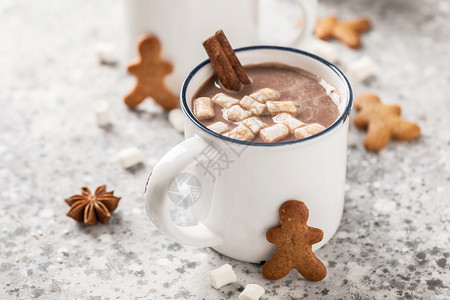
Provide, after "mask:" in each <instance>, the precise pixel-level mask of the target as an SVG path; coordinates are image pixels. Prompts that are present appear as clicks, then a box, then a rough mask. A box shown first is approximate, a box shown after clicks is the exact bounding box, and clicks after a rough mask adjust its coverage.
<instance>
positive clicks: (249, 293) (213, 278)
mask: <svg viewBox="0 0 450 300" xmlns="http://www.w3.org/2000/svg"><path fill="white" fill-rule="evenodd" d="M208 278H209V282H210V283H211V285H212V286H213V287H214V288H215V289H220V288H221V287H222V286H224V285H227V284H229V283H232V282H236V281H237V278H236V273H234V271H233V268H232V267H231V265H229V264H224V265H223V266H221V267H219V268H217V269H215V270H212V271H209V273H208ZM264 292H265V291H264V288H263V287H261V286H259V285H257V284H247V285H246V286H245V289H244V290H243V291H242V293H241V294H240V295H239V297H238V298H239V300H258V299H259V298H261V296H262V295H264Z"/></svg>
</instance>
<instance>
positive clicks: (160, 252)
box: [0, 0, 450, 299]
mask: <svg viewBox="0 0 450 300" xmlns="http://www.w3.org/2000/svg"><path fill="white" fill-rule="evenodd" d="M120 4H121V3H120V2H119V1H118V0H115V1H106V0H102V1H83V2H80V1H59V0H48V1H31V0H30V1H26V0H2V1H1V2H0V107H1V108H0V216H1V217H0V299H10V298H11V299H15V298H19V299H31V298H39V299H75V298H80V299H130V298H131V299H236V298H237V296H238V295H239V293H240V291H242V288H243V286H245V284H248V283H257V284H259V285H261V286H263V287H264V288H265V290H266V294H265V295H264V299H303V298H308V299H449V298H450V224H449V222H450V221H449V220H450V197H449V193H450V188H449V185H450V158H449V156H450V130H449V128H450V122H449V113H450V101H449V94H450V59H449V58H450V42H449V37H450V36H449V32H450V22H449V19H450V3H449V2H448V1H447V0H423V1H410V0H395V1H388V0H379V1H371V0H364V1H352V0H339V1H337V0H329V1H322V2H321V4H320V11H319V14H320V15H322V16H323V15H327V14H329V13H337V14H339V15H341V16H342V17H343V18H353V17H356V16H360V15H366V16H369V17H370V18H371V19H372V20H373V23H374V29H373V30H372V31H371V32H370V33H368V34H366V35H365V36H364V37H363V43H364V47H363V48H362V49H361V50H359V51H353V50H349V49H347V48H345V47H344V46H341V45H338V47H339V50H340V62H339V63H338V65H339V66H341V67H342V68H343V69H344V71H345V69H346V66H348V63H349V62H351V61H352V60H354V59H357V58H359V57H360V56H362V55H364V54H367V55H369V56H371V57H372V58H373V59H374V60H375V62H376V63H377V66H378V70H377V72H378V75H377V77H376V79H373V80H371V81H370V82H368V83H365V84H361V83H357V82H353V88H354V92H355V94H356V95H358V94H360V93H362V92H366V91H373V92H376V93H378V94H379V95H380V96H381V98H382V99H383V100H384V101H385V102H388V103H397V104H400V105H401V106H402V108H403V115H404V117H405V118H406V119H408V120H411V121H416V122H418V123H419V124H420V125H421V128H422V135H421V137H420V138H419V139H418V140H416V141H413V142H410V143H400V142H392V143H390V144H389V145H388V147H387V148H385V149H384V150H382V151H381V152H380V153H370V152H367V151H366V150H365V149H364V147H363V145H362V141H363V138H364V132H363V131H360V130H358V129H356V128H355V127H354V126H353V125H352V126H351V128H350V136H349V151H348V154H349V156H348V175H347V193H346V200H345V210H344V215H343V219H342V222H341V225H340V228H339V230H338V232H337V233H336V235H335V236H334V237H333V238H332V239H331V240H330V242H329V243H328V244H327V245H326V246H324V247H323V248H322V249H320V250H319V251H318V252H317V255H318V257H319V258H320V259H322V261H323V262H324V263H325V265H326V266H327V269H328V275H327V277H326V279H325V280H323V281H321V282H317V283H313V282H308V281H305V280H304V279H302V278H301V277H300V276H299V275H298V273H296V272H291V273H290V274H289V275H288V276H286V277H285V278H283V279H282V280H279V281H275V282H271V281H268V280H265V279H264V278H263V277H262V276H261V272H260V269H261V266H259V265H254V264H248V263H243V262H239V261H235V260H233V259H229V258H227V257H223V256H221V255H219V254H218V253H216V252H214V251H213V250H211V249H194V248H189V247H183V246H181V245H179V244H178V243H176V242H174V241H172V240H171V239H169V238H167V237H165V236H163V235H162V234H161V233H159V231H158V230H157V229H156V228H155V227H154V226H153V225H152V224H151V222H150V221H149V219H148V218H147V216H146V212H145V208H144V203H143V190H144V184H145V181H146V179H147V176H148V174H149V173H150V172H151V169H152V166H153V165H154V163H155V161H156V160H157V159H158V158H160V157H161V156H162V155H163V154H164V153H165V152H166V151H168V150H169V149H170V148H171V147H173V146H174V145H175V144H177V143H178V142H180V141H182V140H183V137H182V135H180V134H179V133H177V132H176V131H175V130H174V129H172V128H171V127H170V125H169V123H168V122H167V114H166V113H165V112H163V111H162V110H161V109H159V108H158V107H157V106H156V105H153V104H152V103H151V102H150V101H148V102H147V103H146V104H145V105H143V107H142V108H141V109H140V110H139V111H137V112H131V111H129V110H128V109H126V107H125V106H124V105H123V104H122V100H121V98H122V97H123V95H124V94H125V93H126V92H127V90H129V89H130V88H131V87H132V85H133V83H134V79H133V78H132V77H130V76H128V75H127V74H126V73H125V71H124V69H125V68H124V66H125V64H126V62H124V61H121V62H120V63H119V64H118V65H117V66H116V67H108V66H102V65H99V64H98V62H97V60H96V57H95V52H94V50H93V47H94V45H95V43H96V42H98V41H105V42H111V43H115V44H120V43H121V42H122V41H123V40H122V35H121V32H122V28H123V26H122V23H121V21H122V10H121V5H120ZM99 99H104V100H106V101H107V102H108V103H109V105H110V107H111V114H112V116H113V126H112V128H110V129H109V130H103V129H101V128H98V127H97V126H96V125H95V120H94V115H93V112H92V109H91V105H92V103H93V102H95V101H97V100H99ZM128 146H137V147H138V148H139V149H141V151H142V152H143V154H144V157H145V164H144V166H143V167H141V168H138V169H135V170H133V171H126V170H123V169H122V168H121V167H120V166H119V164H118V163H117V160H116V157H115V155H116V153H117V152H118V151H119V150H121V149H123V148H126V147H128ZM100 184H107V186H108V187H109V188H111V189H114V190H115V191H116V194H117V195H119V196H122V200H121V202H120V205H119V208H118V209H117V211H116V212H115V213H114V214H113V217H112V219H111V221H110V222H109V223H108V224H106V225H97V226H94V227H85V226H83V225H81V224H78V223H76V222H75V221H73V220H72V219H69V218H68V217H66V216H65V213H66V212H67V211H68V206H67V205H66V203H65V202H64V201H63V199H64V198H66V197H68V196H70V195H72V194H75V193H78V192H79V188H80V187H81V186H85V185H87V186H90V187H92V188H94V187H95V186H97V185H100ZM224 263H230V264H231V265H232V266H233V267H234V269H235V271H236V272H237V274H238V282H237V283H234V284H231V285H228V286H225V287H223V288H221V289H220V290H215V289H213V288H212V287H211V286H210V285H209V283H208V280H207V276H206V274H207V272H208V271H209V270H211V269H214V268H216V267H219V266H220V265H222V264H224Z"/></svg>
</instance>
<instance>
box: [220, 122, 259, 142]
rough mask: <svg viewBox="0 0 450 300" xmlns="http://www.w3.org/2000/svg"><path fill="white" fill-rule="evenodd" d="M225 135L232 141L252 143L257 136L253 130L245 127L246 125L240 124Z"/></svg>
mask: <svg viewBox="0 0 450 300" xmlns="http://www.w3.org/2000/svg"><path fill="white" fill-rule="evenodd" d="M223 135H224V136H227V137H229V138H231V139H235V140H240V141H251V140H253V139H254V138H255V135H254V134H253V132H252V131H251V129H250V128H248V127H247V126H245V125H244V124H239V125H238V126H236V127H235V128H233V129H232V130H231V131H228V132H225V133H224V134H223Z"/></svg>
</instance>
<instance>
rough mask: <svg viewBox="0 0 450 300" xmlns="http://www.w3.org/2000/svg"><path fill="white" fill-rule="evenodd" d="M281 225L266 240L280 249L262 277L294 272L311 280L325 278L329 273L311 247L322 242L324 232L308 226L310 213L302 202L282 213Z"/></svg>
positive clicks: (290, 204) (287, 206)
mask: <svg viewBox="0 0 450 300" xmlns="http://www.w3.org/2000/svg"><path fill="white" fill-rule="evenodd" d="M279 213H280V222H281V226H279V227H275V228H272V229H270V230H269V231H267V233H266V238H267V240H268V241H269V242H271V243H272V244H275V245H277V246H278V248H277V250H276V251H275V254H274V255H273V257H272V258H271V259H270V260H269V261H268V262H266V263H265V264H264V266H263V268H262V274H263V276H264V277H265V278H267V279H272V280H275V279H280V278H282V277H284V276H286V275H287V274H288V273H289V272H290V271H291V270H292V269H297V271H299V272H300V274H302V276H303V277H305V278H306V279H308V280H312V281H319V280H322V279H324V278H325V276H326V275H327V270H326V268H325V266H324V264H323V263H322V262H321V261H320V260H319V259H318V258H317V257H316V256H315V255H314V252H313V251H312V245H313V244H316V243H318V242H320V241H321V240H322V237H323V232H322V230H320V229H317V228H313V227H309V226H308V225H306V222H307V221H308V217H309V211H308V208H307V207H306V205H305V204H304V203H303V202H302V201H297V200H289V201H286V202H285V203H283V205H282V206H281V207H280V210H279Z"/></svg>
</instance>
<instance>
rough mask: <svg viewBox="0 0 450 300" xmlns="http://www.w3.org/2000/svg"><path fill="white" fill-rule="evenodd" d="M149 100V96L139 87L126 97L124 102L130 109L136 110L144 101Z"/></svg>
mask: <svg viewBox="0 0 450 300" xmlns="http://www.w3.org/2000/svg"><path fill="white" fill-rule="evenodd" d="M145 98H147V95H146V94H145V93H143V92H142V90H141V89H139V88H138V87H137V86H136V87H135V88H134V89H133V90H132V91H131V92H130V93H129V94H128V95H126V96H125V99H124V102H125V104H126V105H127V106H128V107H129V108H135V107H136V106H138V105H139V103H141V102H142V101H144V100H145Z"/></svg>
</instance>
